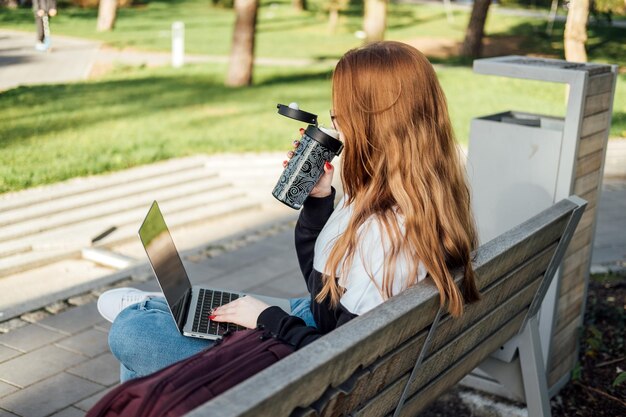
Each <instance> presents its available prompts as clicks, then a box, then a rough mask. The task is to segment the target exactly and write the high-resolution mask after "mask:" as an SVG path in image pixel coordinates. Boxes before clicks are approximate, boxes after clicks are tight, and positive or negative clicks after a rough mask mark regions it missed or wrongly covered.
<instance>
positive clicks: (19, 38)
mask: <svg viewBox="0 0 626 417" xmlns="http://www.w3.org/2000/svg"><path fill="white" fill-rule="evenodd" d="M34 45H35V34H34V33H30V32H20V31H14V30H5V29H0V91H3V90H8V89H11V88H15V87H18V86H20V85H36V84H54V83H63V82H73V81H80V80H85V79H87V78H89V77H90V76H97V75H101V74H102V73H105V72H107V71H108V70H109V69H110V68H112V67H113V66H114V65H116V64H124V65H131V66H141V65H145V66H148V67H157V66H165V65H169V64H170V62H171V55H170V54H169V53H168V52H151V51H141V50H135V49H131V48H126V49H115V48H110V47H107V46H105V45H103V44H102V43H101V42H98V41H93V40H88V39H79V38H72V37H68V36H53V37H52V51H51V52H50V53H48V52H44V53H42V52H37V51H35V49H34ZM185 62H186V63H192V64H196V63H228V57H227V56H219V55H193V54H186V55H185ZM332 62H334V61H331V60H314V59H296V58H263V57H259V58H256V59H255V64H257V65H262V66H283V67H307V66H310V65H313V64H320V63H322V64H323V63H328V64H332Z"/></svg>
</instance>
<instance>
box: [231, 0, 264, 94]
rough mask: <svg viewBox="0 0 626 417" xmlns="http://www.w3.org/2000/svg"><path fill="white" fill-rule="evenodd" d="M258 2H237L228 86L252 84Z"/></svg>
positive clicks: (256, 0) (239, 0)
mask: <svg viewBox="0 0 626 417" xmlns="http://www.w3.org/2000/svg"><path fill="white" fill-rule="evenodd" d="M258 8H259V1H258V0H235V13H236V18H235V28H234V31H233V45H232V47H231V51H230V63H229V65H228V75H227V76H226V85H227V86H230V87H242V86H246V85H250V84H252V69H253V66H254V35H255V32H256V17H257V10H258Z"/></svg>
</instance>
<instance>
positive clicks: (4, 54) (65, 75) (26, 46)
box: [0, 29, 100, 91]
mask: <svg viewBox="0 0 626 417" xmlns="http://www.w3.org/2000/svg"><path fill="white" fill-rule="evenodd" d="M52 42H53V43H52V52H51V53H47V52H44V53H42V52H37V51H35V49H34V46H35V34H34V33H28V32H19V31H12V30H5V29H2V30H0V91H3V90H8V89H10V88H14V87H17V86H19V85H34V84H50V83H63V82H71V81H78V80H83V79H85V78H87V77H88V76H89V72H90V71H91V67H92V65H93V63H94V60H95V59H96V56H97V54H98V50H99V48H100V43H99V42H94V41H89V40H85V39H76V38H69V37H64V36H58V37H57V36H55V37H54V38H53V40H52Z"/></svg>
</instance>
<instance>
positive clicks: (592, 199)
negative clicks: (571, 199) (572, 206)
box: [580, 188, 598, 210]
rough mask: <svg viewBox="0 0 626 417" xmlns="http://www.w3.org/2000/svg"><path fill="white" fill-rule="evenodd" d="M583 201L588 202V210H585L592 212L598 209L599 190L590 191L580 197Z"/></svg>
mask: <svg viewBox="0 0 626 417" xmlns="http://www.w3.org/2000/svg"><path fill="white" fill-rule="evenodd" d="M580 198H582V199H583V200H586V201H587V208H586V209H585V210H591V209H593V208H595V207H596V204H597V203H598V188H596V189H594V190H591V191H588V192H587V193H585V194H583V195H581V196H580Z"/></svg>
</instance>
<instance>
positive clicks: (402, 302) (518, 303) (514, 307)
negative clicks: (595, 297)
mask: <svg viewBox="0 0 626 417" xmlns="http://www.w3.org/2000/svg"><path fill="white" fill-rule="evenodd" d="M584 205H585V202H584V200H580V199H578V198H576V197H571V198H570V199H565V200H563V201H561V202H559V203H557V204H555V205H554V206H552V207H551V208H549V209H547V210H545V211H543V212H542V213H540V214H539V215H537V216H535V217H533V218H532V219H530V220H528V221H527V222H525V223H523V224H521V225H520V226H518V227H516V228H514V229H512V230H510V231H508V232H506V233H504V234H503V235H501V236H499V237H498V238H496V239H494V240H492V241H490V242H488V243H486V244H484V245H482V246H481V247H480V248H479V249H478V250H477V251H476V253H475V260H474V268H475V271H476V276H477V284H478V287H479V289H480V291H481V295H482V298H481V300H480V301H479V302H477V303H474V304H471V305H468V306H466V310H465V314H464V315H463V316H462V317H461V318H459V319H453V318H451V317H450V316H449V315H447V314H444V315H443V316H441V319H440V320H439V323H438V326H437V328H436V330H435V331H434V333H433V336H432V338H431V340H430V344H429V347H428V349H427V351H426V352H425V353H426V355H425V356H424V360H423V362H422V363H421V365H420V368H419V371H418V372H417V377H416V378H415V379H414V380H413V381H412V383H411V385H410V387H409V388H408V397H407V401H406V403H405V406H404V408H403V409H402V415H407V416H408V415H415V414H416V413H417V412H419V411H420V410H422V409H423V408H424V407H425V406H426V405H428V404H429V403H430V402H432V401H433V400H434V399H435V398H437V396H438V395H439V394H441V393H442V392H443V391H445V390H446V389H447V388H449V387H450V386H452V385H453V384H455V383H456V382H458V381H459V380H460V379H461V378H462V377H463V376H465V375H466V374H467V373H469V372H470V371H471V370H472V369H473V368H475V367H476V366H477V365H478V364H479V363H480V362H481V361H482V360H483V359H484V358H486V357H487V356H488V355H489V354H490V353H492V352H493V351H495V350H497V349H498V348H499V347H500V346H501V345H502V344H504V343H505V342H506V341H507V340H509V339H510V338H511V337H513V336H515V335H516V334H517V333H518V332H519V331H520V329H521V328H522V326H523V324H524V322H525V320H526V319H527V316H528V315H529V313H532V314H536V312H537V309H538V308H539V304H540V302H541V300H542V299H543V295H545V290H547V286H548V284H549V281H550V279H551V278H552V276H553V275H554V272H555V270H556V267H557V266H558V263H560V259H561V257H562V253H563V252H564V250H565V248H564V246H567V243H568V242H569V239H570V238H571V235H572V234H573V232H574V230H573V229H575V226H576V224H577V223H578V220H579V219H580V215H581V214H582V210H583V209H584ZM456 276H457V279H460V277H461V273H460V271H456ZM438 311H439V294H438V292H437V289H436V287H435V285H434V284H433V283H432V281H430V279H427V280H425V281H423V282H421V283H420V284H418V285H416V286H414V287H411V288H409V289H408V290H406V291H404V292H403V293H401V294H399V295H398V296H396V297H393V298H391V299H390V300H388V301H386V302H385V303H383V304H382V305H380V306H379V307H377V308H375V309H373V310H372V311H370V312H368V313H366V314H363V315H362V316H359V317H357V318H355V319H354V320H351V321H350V322H348V323H347V324H345V325H343V326H341V327H339V328H337V329H335V330H334V331H332V332H331V333H329V334H327V335H325V336H324V337H322V338H320V339H318V340H317V341H315V342H314V343H312V344H310V345H308V346H306V347H304V348H302V349H300V350H299V351H297V352H295V353H293V354H292V355H290V356H288V357H287V358H285V359H283V360H281V361H280V362H278V363H276V364H274V365H272V366H271V367H269V368H268V369H265V370H264V371H262V372H260V373H258V374H257V375H255V376H254V377H252V378H250V379H248V380H246V381H244V382H243V383H241V384H239V385H237V386H236V387H234V388H232V389H231V390H229V391H227V392H225V393H223V394H222V395H220V396H218V397H216V398H214V399H213V400H212V401H210V402H208V403H206V404H204V405H202V406H201V407H199V408H197V409H195V410H194V411H192V412H191V413H189V414H188V416H191V417H200V416H250V417H252V416H254V417H257V416H289V415H294V416H313V415H329V416H330V415H342V414H348V413H351V414H352V415H355V416H383V415H388V414H389V413H392V412H393V411H394V409H395V407H396V405H397V403H398V399H399V398H400V396H401V394H402V391H403V390H404V387H405V385H406V382H407V380H408V379H409V375H410V373H411V371H412V369H413V366H414V364H415V362H416V359H417V357H418V355H419V354H420V351H421V349H422V347H423V345H424V341H425V340H426V338H427V334H428V332H429V329H430V326H431V325H432V323H433V320H434V318H435V316H436V315H437V313H438Z"/></svg>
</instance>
